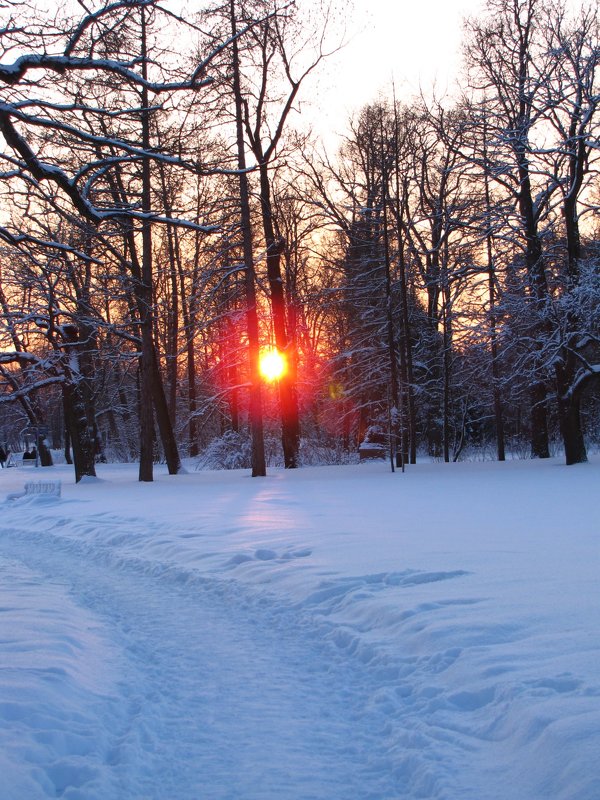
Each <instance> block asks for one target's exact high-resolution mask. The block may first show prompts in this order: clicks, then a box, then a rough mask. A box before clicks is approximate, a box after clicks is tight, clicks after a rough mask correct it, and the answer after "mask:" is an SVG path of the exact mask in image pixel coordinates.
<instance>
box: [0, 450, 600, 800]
mask: <svg viewBox="0 0 600 800" xmlns="http://www.w3.org/2000/svg"><path fill="white" fill-rule="evenodd" d="M99 476H100V477H99V479H98V480H86V481H84V482H82V483H81V484H79V485H75V484H74V479H73V475H72V470H71V468H69V467H66V466H65V467H62V466H61V467H52V468H47V469H38V470H37V471H36V470H33V469H32V468H28V469H27V470H25V469H23V468H17V469H7V470H3V471H0V514H1V517H0V800H37V799H38V798H54V797H62V798H66V799H67V800H133V799H134V798H135V799H136V800H142V798H143V799H144V800H147V799H149V798H151V799H152V800H368V798H371V799H372V800H396V799H397V800H412V798H446V800H552V799H553V798H555V799H556V800H558V798H561V799H562V800H597V798H599V797H600V762H599V760H598V757H599V755H600V625H599V623H600V589H599V581H598V572H599V566H600V518H599V514H598V500H599V497H600V494H599V488H600V460H598V459H596V460H593V461H592V462H591V463H589V464H586V465H580V466H576V467H565V466H563V465H562V464H561V463H559V462H558V461H546V462H543V461H542V462H527V461H511V462H507V463H505V464H497V463H464V464H452V465H445V464H422V465H417V466H416V467H411V468H409V469H408V470H407V471H406V473H405V474H402V473H399V472H397V473H396V474H391V472H390V471H389V467H388V465H387V464H384V463H372V464H361V465H356V466H346V467H320V468H316V467H315V468H305V469H302V470H297V471H292V472H284V471H277V470H272V471H271V474H270V475H269V476H268V477H267V478H265V479H258V478H255V479H252V478H250V477H249V475H248V473H247V472H246V471H236V472H194V471H192V470H190V472H189V473H188V474H186V475H180V476H177V477H169V476H168V475H166V474H165V471H164V469H162V468H159V469H158V470H157V475H156V480H155V482H154V483H152V484H139V483H138V482H137V469H136V467H134V466H122V465H121V466H111V465H100V466H99ZM31 479H36V480H38V479H44V480H47V479H53V480H57V479H61V480H62V496H61V497H60V498H51V497H48V496H38V497H35V496H28V497H23V498H16V499H7V500H5V498H6V497H7V496H8V495H9V494H11V493H14V492H17V493H18V492H20V491H22V489H23V485H24V483H25V481H26V480H31Z"/></svg>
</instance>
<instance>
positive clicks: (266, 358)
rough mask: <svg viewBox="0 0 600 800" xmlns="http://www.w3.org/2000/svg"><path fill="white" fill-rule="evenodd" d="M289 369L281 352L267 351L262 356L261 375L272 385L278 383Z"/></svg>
mask: <svg viewBox="0 0 600 800" xmlns="http://www.w3.org/2000/svg"><path fill="white" fill-rule="evenodd" d="M286 368H287V364H286V360H285V356H283V355H282V354H281V353H280V352H279V350H265V351H264V352H263V353H261V356H260V364H259V369H260V374H261V375H262V377H263V378H264V379H265V380H266V381H269V383H272V382H273V381H278V380H279V379H280V378H281V377H282V376H283V375H284V373H285V371H286Z"/></svg>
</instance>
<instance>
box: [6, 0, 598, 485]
mask: <svg viewBox="0 0 600 800" xmlns="http://www.w3.org/2000/svg"><path fill="white" fill-rule="evenodd" d="M6 11H7V15H6V18H5V20H4V23H3V26H2V29H1V30H0V37H1V46H2V58H1V59H0V85H1V86H2V87H3V88H2V101H1V102H0V132H1V133H2V137H3V139H4V146H3V148H2V150H1V152H0V158H1V159H2V172H1V180H0V191H1V192H2V197H1V202H0V209H1V215H0V305H1V308H0V312H1V317H0V405H1V414H2V422H1V423H0V434H1V435H2V436H3V438H4V439H5V440H6V443H7V444H8V445H9V446H10V445H11V442H14V443H15V444H13V447H15V446H16V443H17V442H18V441H20V436H21V432H22V430H23V429H24V428H25V426H27V425H30V426H36V425H37V426H39V425H47V426H48V427H49V429H50V434H49V438H48V441H42V442H41V447H40V456H41V458H42V463H50V459H51V454H50V448H49V447H48V445H50V444H52V445H53V446H54V447H62V448H64V450H65V455H66V457H67V460H69V461H72V462H73V463H74V466H75V474H76V479H77V480H79V479H80V478H81V477H83V476H84V475H94V474H95V464H96V462H97V461H98V460H99V459H102V458H111V459H114V458H117V459H123V460H131V459H135V458H138V459H139V464H140V472H139V477H140V480H143V481H150V480H152V477H153V465H154V463H155V462H156V460H157V459H159V458H160V459H164V460H165V461H166V463H167V465H168V469H169V472H170V473H171V474H176V473H177V472H178V471H180V469H181V457H182V455H186V456H198V455H199V454H200V453H201V452H203V451H204V450H205V449H206V447H207V446H208V445H209V443H210V442H211V441H212V440H214V439H215V438H216V437H220V438H221V441H230V442H234V443H235V446H236V447H237V448H238V449H243V448H247V453H248V461H249V465H250V466H251V468H252V474H253V475H264V474H265V472H266V464H267V462H268V460H269V457H270V451H271V448H272V442H273V438H274V433H275V431H278V433H277V434H276V436H277V437H279V440H280V444H279V446H278V447H277V450H278V451H279V452H280V453H281V454H282V455H281V457H282V461H283V464H284V465H285V466H286V467H287V468H294V467H296V466H298V465H299V464H300V463H302V462H303V461H306V460H307V459H308V458H309V457H310V453H315V452H317V453H319V454H320V457H322V458H324V457H327V458H343V457H344V453H354V452H356V449H357V446H358V444H359V443H360V442H363V441H365V440H366V441H374V442H380V441H383V440H385V442H386V446H389V450H390V454H391V457H392V459H393V461H394V462H395V463H396V464H397V465H401V464H405V463H414V462H415V461H416V459H417V455H418V453H420V452H427V453H428V454H429V455H432V456H435V457H439V458H443V459H445V460H447V461H449V460H453V459H454V460H456V459H458V458H459V457H461V454H462V453H464V452H465V448H467V449H468V448H471V447H478V448H484V447H486V448H493V450H494V453H495V455H496V457H497V458H498V459H500V460H503V459H505V458H506V457H507V454H508V453H509V452H510V453H513V452H515V451H517V450H518V451H519V452H525V451H526V452H527V453H528V454H530V455H532V456H534V457H539V458H545V457H548V456H549V455H550V452H551V448H552V446H554V445H555V444H560V445H561V446H562V447H563V449H564V453H565V458H566V461H567V463H569V464H573V463H579V462H582V461H585V460H586V458H587V453H586V440H587V441H588V442H589V441H595V439H594V436H595V435H597V429H598V421H599V415H598V411H599V410H600V409H598V394H597V378H598V375H599V374H600V357H599V353H600V351H599V348H598V334H599V330H600V328H599V322H600V319H599V317H600V314H599V309H600V303H599V302H598V301H599V299H600V249H599V241H598V240H599V236H598V234H599V224H598V219H599V218H598V203H599V201H600V195H599V182H598V164H599V155H600V152H599V151H600V144H599V138H598V103H599V101H600V93H599V89H598V77H597V63H598V59H599V57H600V45H599V41H598V16H597V9H596V8H595V6H592V7H589V8H585V7H584V8H580V9H577V10H574V9H572V8H571V7H570V6H567V5H566V4H563V3H561V2H557V3H554V4H548V3H541V2H540V0H488V2H487V5H486V7H485V10H484V13H483V14H482V16H481V17H478V18H474V19H470V20H468V21H467V22H466V25H465V38H464V72H463V76H462V79H461V85H460V87H459V88H458V89H457V91H456V92H455V93H453V95H452V97H451V98H448V97H442V98H440V97H436V96H435V94H433V93H432V95H431V96H430V97H420V98H418V99H411V100H400V99H398V98H397V97H396V96H395V91H394V90H393V87H392V89H391V90H390V92H389V96H388V97H379V98H378V99H377V100H374V101H373V102H372V103H371V104H369V105H367V106H366V107H364V108H362V109H361V110H359V111H358V112H357V113H356V114H355V115H354V116H353V118H352V119H351V120H350V122H349V125H348V130H347V133H346V135H345V137H344V140H343V143H342V145H341V147H340V149H339V152H337V153H336V154H335V155H332V154H328V153H326V152H325V151H324V150H323V148H322V147H321V146H320V144H319V142H318V140H316V138H315V137H314V136H312V135H311V134H309V133H306V132H301V131H299V130H295V129H294V127H293V122H294V116H295V108H296V104H297V102H298V99H299V98H300V97H301V94H302V91H303V90H305V88H306V87H307V86H308V84H309V82H310V80H311V76H312V74H313V73H315V72H316V71H317V70H318V69H319V66H320V64H321V62H322V61H323V59H324V58H326V57H327V55H328V54H329V53H330V52H332V51H333V50H335V49H336V47H338V46H339V44H338V41H337V39H336V36H337V35H338V34H337V33H336V30H337V26H336V18H335V13H334V8H333V6H327V7H323V8H320V9H319V13H318V14H312V15H311V14H308V13H306V8H303V7H302V4H298V5H296V4H294V3H289V4H285V5H279V4H277V3H276V2H273V0H248V2H243V1H242V0H227V2H224V3H222V4H221V5H213V6H211V7H209V8H206V9H204V10H203V11H202V12H199V13H196V14H194V15H189V16H186V17H185V18H184V17H183V16H182V15H181V14H180V13H179V12H177V11H176V10H173V9H172V8H170V7H169V5H168V4H166V3H165V4H162V3H159V2H155V0H124V1H121V2H119V1H118V0H117V2H102V3H99V4H98V5H97V7H94V8H93V9H90V8H88V7H86V9H85V10H84V11H83V13H82V6H81V5H77V6H74V7H73V8H72V9H71V11H70V15H69V13H68V12H64V13H63V12H61V15H60V16H57V17H56V18H55V19H47V18H44V19H40V18H39V14H40V12H39V11H37V10H36V9H35V8H34V7H28V6H27V5H26V4H23V3H16V2H14V3H13V2H11V3H8V4H7V5H6ZM267 346H272V347H276V348H277V350H278V351H279V352H280V353H282V354H283V355H284V357H285V360H286V364H287V369H286V371H285V373H284V374H283V375H282V376H281V378H280V379H279V380H278V382H277V384H276V385H275V386H274V387H271V386H266V385H265V384H264V383H263V381H262V380H261V378H260V373H259V359H260V354H261V351H262V349H263V348H265V347H267ZM325 454H327V456H325Z"/></svg>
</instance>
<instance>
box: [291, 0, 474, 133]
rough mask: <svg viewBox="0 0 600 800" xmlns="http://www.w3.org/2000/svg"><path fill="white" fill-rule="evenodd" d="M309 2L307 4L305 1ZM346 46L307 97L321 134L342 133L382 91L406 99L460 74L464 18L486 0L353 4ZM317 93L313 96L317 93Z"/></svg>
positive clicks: (446, 83) (387, 0)
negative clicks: (354, 113)
mask: <svg viewBox="0 0 600 800" xmlns="http://www.w3.org/2000/svg"><path fill="white" fill-rule="evenodd" d="M304 1H306V0H304ZM353 6H354V9H353V11H352V12H351V13H350V14H349V15H348V18H347V20H346V26H347V38H348V40H349V42H348V44H347V45H346V47H344V48H343V50H342V51H341V52H339V53H337V54H336V55H334V56H331V57H330V58H329V59H328V60H327V63H326V64H325V65H324V66H323V67H322V69H321V71H320V73H319V77H318V79H317V81H316V85H315V84H313V85H311V87H310V92H308V93H307V92H303V99H305V100H307V99H310V100H311V105H313V104H314V106H316V110H317V115H318V117H317V118H318V122H317V126H318V128H319V130H320V131H326V130H329V131H332V132H333V131H336V130H337V131H340V130H341V129H343V128H344V127H345V122H346V120H347V118H348V116H349V113H350V112H351V110H353V109H357V108H360V107H361V106H363V105H364V104H365V103H368V102H370V101H372V100H375V99H376V98H377V93H378V92H379V91H383V92H386V93H389V94H390V95H391V86H392V81H394V82H395V85H396V95H397V96H398V97H400V98H401V99H407V98H408V97H410V96H411V95H416V94H418V92H419V87H420V86H422V88H423V90H424V91H425V92H427V91H428V90H429V89H430V87H431V86H432V84H433V82H434V81H435V82H436V86H437V89H438V92H440V93H443V92H444V91H445V90H446V89H447V88H451V87H452V83H453V81H454V79H455V78H456V76H457V73H458V68H459V48H460V42H461V38H462V20H463V18H464V17H465V16H469V15H477V14H478V13H480V12H481V10H482V8H483V0H412V1H411V0H353ZM313 92H314V95H313Z"/></svg>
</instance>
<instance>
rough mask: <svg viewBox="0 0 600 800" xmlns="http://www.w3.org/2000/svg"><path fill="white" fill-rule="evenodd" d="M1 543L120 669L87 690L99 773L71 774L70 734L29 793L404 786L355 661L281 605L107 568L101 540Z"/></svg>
mask: <svg viewBox="0 0 600 800" xmlns="http://www.w3.org/2000/svg"><path fill="white" fill-rule="evenodd" d="M32 538H33V541H32ZM0 553H1V554H2V555H3V557H4V558H10V559H17V560H18V561H19V562H21V563H22V564H25V565H26V566H27V568H28V569H29V570H32V571H33V574H37V575H38V576H40V577H38V580H39V579H43V580H44V581H48V580H50V581H52V582H53V583H55V584H56V582H59V583H62V584H63V585H64V587H65V588H66V590H68V592H69V595H70V597H71V599H72V601H73V602H74V603H75V604H76V605H77V606H78V607H79V608H82V609H84V610H85V612H86V613H89V614H91V615H92V617H93V619H95V620H96V623H97V624H98V623H99V624H100V627H101V629H102V631H103V634H104V636H105V637H106V639H107V640H108V642H109V643H110V644H111V645H112V646H113V651H114V652H113V653H112V658H113V659H114V660H115V661H116V663H113V664H106V665H105V667H106V668H107V669H110V670H116V672H117V674H118V675H119V681H118V684H117V690H118V693H117V694H116V696H112V697H104V698H102V697H101V698H98V697H95V698H94V704H95V705H97V706H98V707H97V708H96V709H95V710H94V709H92V712H91V713H92V718H93V719H95V722H96V725H98V726H104V728H105V730H104V731H103V735H102V736H100V737H99V741H100V742H101V743H103V746H104V751H103V752H100V753H99V754H98V756H97V761H98V764H99V768H98V769H99V772H101V773H103V778H102V780H100V781H99V778H98V774H97V773H94V772H91V773H90V771H89V769H88V772H87V773H86V772H85V771H83V772H81V770H80V771H79V772H78V767H77V761H76V759H75V761H74V760H73V757H72V753H69V751H70V750H72V748H73V746H74V745H73V742H71V743H69V742H63V743H62V748H63V750H64V751H65V752H64V753H62V757H60V758H59V757H56V756H57V754H56V753H54V754H53V751H52V750H50V755H49V756H48V758H49V760H48V763H47V764H46V766H45V770H43V771H40V776H39V793H38V794H37V795H29V797H30V798H31V800H33V798H34V796H37V797H40V798H45V797H65V798H69V800H75V798H81V799H82V800H83V798H85V800H92V799H93V798H95V797H98V798H102V800H107V797H114V798H119V800H127V798H140V799H141V798H148V799H150V798H156V799H157V800H158V798H160V799H161V800H165V798H169V800H229V799H230V798H231V800H233V799H234V798H236V799H238V798H244V800H269V799H270V798H273V799H275V798H278V800H280V799H281V798H286V800H310V799H312V798H314V799H315V800H317V799H319V800H321V798H322V800H336V799H337V798H339V800H342V798H343V799H344V800H347V798H361V800H367V799H368V798H384V797H385V798H386V800H387V799H389V800H391V799H392V798H396V797H398V798H401V797H402V796H403V795H404V794H405V791H404V790H405V789H406V786H405V785H404V781H405V778H406V775H405V774H404V773H402V774H401V775H398V774H397V772H395V771H394V769H393V766H392V764H391V762H390V763H387V762H388V760H389V758H390V754H389V753H386V752H385V750H384V746H383V745H384V743H385V738H386V728H385V726H386V715H385V714H382V713H381V712H380V710H379V709H377V708H373V707H370V706H369V703H368V694H369V691H368V687H367V686H366V685H365V676H364V674H362V671H361V670H360V669H359V666H360V665H359V664H353V663H352V659H348V658H344V657H343V655H342V654H341V653H339V652H338V653H336V652H333V649H332V648H331V647H330V646H327V645H326V644H323V643H321V642H320V641H319V639H318V637H316V636H315V635H314V634H312V633H311V631H310V630H307V629H306V628H304V627H301V628H299V627H298V625H297V624H296V625H295V622H294V619H293V613H292V612H290V614H289V618H288V619H283V618H281V615H280V614H278V615H277V616H279V619H278V620H277V621H275V624H273V623H274V619H273V614H272V613H270V612H269V608H268V604H267V605H265V601H264V600H263V601H262V603H261V602H258V603H257V602H254V601H252V600H250V601H248V600H247V599H246V598H245V597H244V594H243V592H242V591H241V590H240V589H239V587H237V586H235V585H234V584H233V583H231V582H227V581H224V582H218V581H216V582H215V581H207V580H202V579H193V578H192V577H191V576H190V575H189V574H187V575H186V573H185V572H182V571H181V570H176V571H172V570H168V569H167V570H163V571H161V570H158V571H155V572H156V574H154V575H148V574H144V572H143V571H142V570H140V569H136V568H135V565H127V564H125V563H123V562H121V563H119V564H117V565H116V566H115V565H111V564H110V563H109V560H107V557H106V554H105V553H102V552H100V551H97V552H94V551H90V549H89V548H86V549H85V550H84V551H82V552H80V553H77V548H76V547H74V546H73V545H72V544H71V545H70V546H65V544H64V543H63V542H61V541H60V540H57V539H49V538H48V537H42V536H34V537H32V536H31V534H27V533H24V532H19V531H11V532H10V533H9V534H7V535H5V536H4V537H3V538H2V539H1V540H0ZM90 555H95V556H96V557H95V558H94V559H92V560H91V559H90ZM103 668H104V666H102V667H100V669H103ZM273 676H275V678H273ZM59 677H60V676H59ZM371 688H372V687H371ZM265 698H267V701H265ZM46 722H47V724H46V727H51V725H49V723H48V721H46ZM59 722H60V720H58V721H57V728H58V727H61V725H60V724H58V723H59ZM88 722H89V721H88ZM55 735H56V737H58V736H59V733H58V732H56V734H55ZM79 735H80V739H81V742H80V743H79V749H80V750H81V748H82V747H83V749H84V750H86V751H87V750H89V749H90V748H91V747H92V744H91V742H92V738H98V731H97V730H95V731H94V730H91V731H89V739H90V741H89V742H85V738H86V736H85V732H84V731H81V730H80V734H79ZM54 744H55V750H56V748H57V747H58V745H57V744H56V742H55V743H54ZM59 749H60V748H59ZM53 755H54V757H53ZM59 755H60V753H59ZM65 756H68V757H65ZM88 760H89V759H88ZM67 787H69V788H67ZM110 787H112V788H110ZM20 791H21V790H19V789H16V788H11V787H5V788H4V789H1V788H0V798H1V800H24V797H23V795H22V794H21V793H20ZM107 791H108V792H109V794H108V795H107V794H106V793H107ZM14 792H16V793H14Z"/></svg>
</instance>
